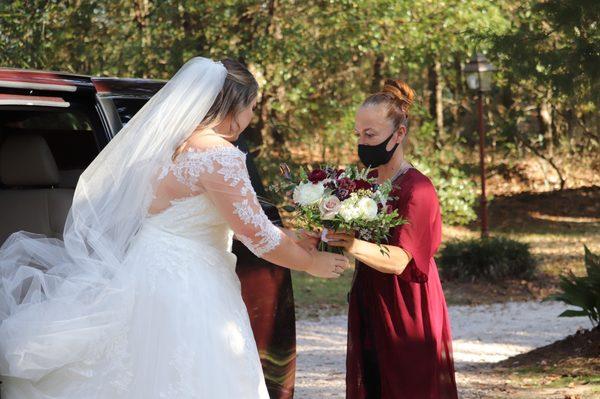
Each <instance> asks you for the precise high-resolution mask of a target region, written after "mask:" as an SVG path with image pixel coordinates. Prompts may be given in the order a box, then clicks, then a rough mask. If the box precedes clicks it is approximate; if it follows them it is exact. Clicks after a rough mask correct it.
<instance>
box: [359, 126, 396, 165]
mask: <svg viewBox="0 0 600 399" xmlns="http://www.w3.org/2000/svg"><path fill="white" fill-rule="evenodd" d="M393 135H394V133H392V134H391V136H390V137H388V138H387V139H386V140H384V142H383V143H381V144H377V145H366V144H359V145H358V157H359V158H360V161H361V162H362V163H363V164H364V165H365V166H367V167H369V166H370V167H371V168H376V167H378V166H381V165H385V164H386V163H388V162H389V161H390V159H392V157H393V156H394V151H396V148H398V145H399V143H396V145H395V146H394V148H392V150H391V151H388V150H386V147H387V145H388V143H389V142H390V140H391V139H392V136H393Z"/></svg>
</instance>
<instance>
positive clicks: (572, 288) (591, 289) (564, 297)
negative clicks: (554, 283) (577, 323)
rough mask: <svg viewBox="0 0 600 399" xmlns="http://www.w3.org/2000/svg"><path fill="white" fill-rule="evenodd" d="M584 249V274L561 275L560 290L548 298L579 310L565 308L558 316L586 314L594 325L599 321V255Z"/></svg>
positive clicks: (570, 273)
mask: <svg viewBox="0 0 600 399" xmlns="http://www.w3.org/2000/svg"><path fill="white" fill-rule="evenodd" d="M584 251H585V270H586V272H587V275H586V276H583V277H577V276H575V275H574V274H573V272H571V271H569V273H568V274H566V275H564V276H561V281H560V289H561V292H560V293H558V294H556V295H553V296H551V297H550V298H549V299H554V300H557V301H562V302H564V303H566V304H567V305H571V306H576V307H578V308H580V309H581V310H565V311H564V312H563V313H561V314H560V315H559V317H580V316H587V317H589V319H590V321H591V322H592V324H593V325H594V326H598V325H599V323H600V255H596V254H593V253H592V252H591V251H590V250H589V249H588V248H587V247H585V246H584Z"/></svg>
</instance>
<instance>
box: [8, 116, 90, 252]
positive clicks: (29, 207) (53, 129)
mask: <svg viewBox="0 0 600 399" xmlns="http://www.w3.org/2000/svg"><path fill="white" fill-rule="evenodd" d="M92 126H93V123H92V121H91V118H90V114H89V113H88V112H84V111H82V110H79V109H77V107H72V108H67V109H65V108H52V107H11V106H8V107H5V106H2V107H0V245H1V244H2V243H3V242H4V241H5V240H6V239H7V238H8V237H9V236H10V235H11V234H12V233H14V232H16V231H19V230H25V231H28V232H32V233H38V234H44V235H46V236H48V237H56V238H60V237H61V236H62V230H63V227H64V223H65V220H66V217H67V213H68V211H69V208H70V206H71V203H72V200H73V194H74V191H75V186H76V185H77V180H78V179H79V175H80V174H81V172H83V170H84V169H85V168H86V167H87V165H89V163H90V162H91V161H92V160H93V159H94V157H95V156H96V154H97V153H98V144H97V138H96V137H97V136H96V134H95V133H94V129H93V128H92Z"/></svg>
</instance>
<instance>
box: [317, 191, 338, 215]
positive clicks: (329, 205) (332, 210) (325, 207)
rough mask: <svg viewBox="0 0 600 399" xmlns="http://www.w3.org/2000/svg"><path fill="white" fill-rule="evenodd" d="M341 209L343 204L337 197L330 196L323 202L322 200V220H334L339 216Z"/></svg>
mask: <svg viewBox="0 0 600 399" xmlns="http://www.w3.org/2000/svg"><path fill="white" fill-rule="evenodd" d="M341 207H342V203H341V202H340V200H339V199H338V197H336V196H335V195H330V196H329V197H325V198H323V200H321V203H320V204H319V210H320V211H321V219H323V220H332V219H333V218H335V215H337V214H338V212H339V211H340V208H341Z"/></svg>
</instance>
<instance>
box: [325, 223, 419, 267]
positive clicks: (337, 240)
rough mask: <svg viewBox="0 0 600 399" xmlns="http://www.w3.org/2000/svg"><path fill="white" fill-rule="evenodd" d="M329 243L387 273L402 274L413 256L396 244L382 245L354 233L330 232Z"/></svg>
mask: <svg viewBox="0 0 600 399" xmlns="http://www.w3.org/2000/svg"><path fill="white" fill-rule="evenodd" d="M326 238H327V244H328V245H330V246H332V247H341V248H344V250H345V251H346V252H348V253H349V254H351V255H352V256H354V257H355V258H356V259H358V260H360V261H361V262H363V263H364V264H366V265H368V266H370V267H372V268H373V269H375V270H377V271H379V272H381V273H387V274H396V275H400V274H402V272H403V271H404V269H406V266H407V265H408V263H409V262H410V261H411V260H412V256H411V255H410V253H408V251H405V250H404V249H402V248H400V247H397V246H394V245H382V247H383V249H384V251H385V253H381V250H382V248H381V247H380V246H379V245H377V244H374V243H371V242H368V241H364V240H360V239H358V238H355V237H354V235H353V234H347V233H340V232H337V233H335V232H328V233H327V236H326Z"/></svg>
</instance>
